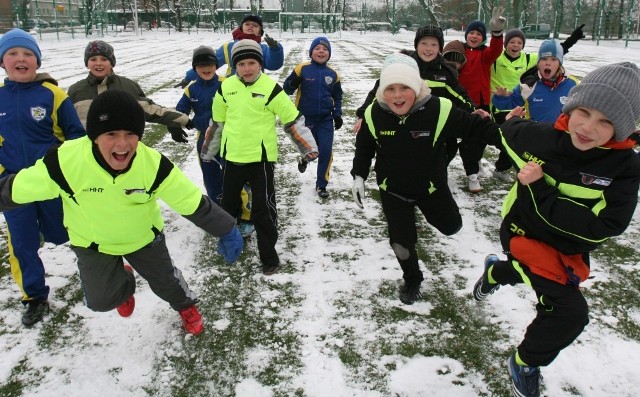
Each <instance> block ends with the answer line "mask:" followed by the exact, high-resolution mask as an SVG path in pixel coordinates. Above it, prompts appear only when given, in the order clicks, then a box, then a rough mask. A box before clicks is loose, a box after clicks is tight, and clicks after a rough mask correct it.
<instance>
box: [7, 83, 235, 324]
mask: <svg viewBox="0 0 640 397" xmlns="http://www.w3.org/2000/svg"><path fill="white" fill-rule="evenodd" d="M144 118H145V115H144V111H143V110H142V107H141V106H140V105H139V103H138V101H137V100H136V98H134V97H133V96H131V95H130V94H128V93H126V92H124V91H119V90H108V91H106V92H104V93H102V94H100V95H99V96H98V97H97V98H96V99H95V100H94V101H93V102H92V104H91V107H90V108H89V112H88V115H87V129H88V131H89V132H88V134H87V137H84V138H79V139H75V140H73V141H66V142H64V143H63V144H62V145H61V146H60V147H59V148H58V149H57V150H55V151H53V152H51V153H49V154H48V155H46V156H45V157H44V158H43V159H42V160H38V161H37V162H36V164H35V165H34V166H32V167H29V168H26V169H24V170H22V171H20V172H18V173H17V174H11V175H9V176H8V177H6V178H3V179H1V180H0V210H2V211H6V210H10V209H12V208H19V207H20V206H22V205H24V204H27V203H31V202H35V201H41V200H48V199H52V198H55V197H58V196H60V197H62V202H63V207H64V223H65V226H66V227H67V229H68V231H69V238H70V240H71V247H72V250H73V251H74V253H75V254H76V256H77V258H78V261H77V263H78V270H79V274H80V281H81V282H82V290H83V292H84V297H85V302H86V305H87V307H89V309H91V310H93V311H98V312H106V311H110V310H113V309H116V310H117V312H118V314H120V316H122V317H128V316H130V315H131V314H132V313H133V310H134V308H135V298H134V296H133V294H134V292H135V288H136V282H135V279H134V275H133V270H135V271H137V272H138V273H139V274H140V275H141V276H142V277H143V278H144V279H145V280H146V281H147V282H148V283H149V285H150V287H151V289H152V290H153V292H154V293H155V294H156V295H157V296H158V297H160V298H161V299H163V300H164V301H166V302H168V303H169V304H170V305H171V307H172V308H173V309H174V310H176V311H178V312H179V314H180V317H181V318H182V322H183V325H184V328H185V330H186V331H187V332H188V333H190V334H194V335H195V334H198V333H200V332H202V330H203V322H202V317H201V315H200V313H199V312H198V309H197V308H196V307H195V304H196V303H197V302H198V300H197V298H196V296H195V294H194V293H193V292H192V291H191V290H190V289H189V288H188V286H187V283H186V281H185V280H184V278H183V277H182V273H181V272H180V270H179V269H177V268H176V267H174V266H173V262H172V260H171V257H170V255H169V252H168V250H167V246H166V243H165V236H164V233H163V228H164V220H163V218H162V214H161V211H160V206H159V205H158V203H157V199H162V200H163V201H164V202H165V203H167V204H168V205H169V206H170V207H171V208H173V209H174V210H175V211H176V212H178V213H179V214H181V215H182V216H184V217H186V218H187V219H189V220H190V221H191V222H193V223H195V224H196V225H197V226H199V227H201V228H202V229H204V230H205V231H207V232H209V233H210V234H212V235H214V236H220V244H221V245H222V246H223V247H224V250H223V251H224V252H223V254H224V258H225V260H226V261H228V262H230V263H231V262H234V261H235V260H236V259H237V258H238V256H239V255H240V253H241V251H242V247H243V242H242V237H241V236H240V233H239V232H238V230H237V228H236V227H235V222H234V219H233V218H232V217H231V216H229V215H228V214H227V213H226V212H225V211H224V210H222V209H221V208H220V207H218V206H217V205H216V204H215V203H213V202H212V201H211V200H210V199H209V198H208V197H207V196H205V195H203V194H202V193H201V191H200V188H199V187H198V186H196V185H194V184H193V183H192V182H191V181H190V180H189V179H188V178H187V177H186V176H185V175H184V174H183V173H182V172H181V171H180V170H179V169H178V168H177V167H176V166H175V165H174V164H173V163H171V161H170V160H168V159H167V158H166V157H164V156H163V155H162V154H160V153H159V152H158V151H156V150H154V149H151V148H149V147H147V146H145V145H144V144H143V143H142V142H140V138H141V137H142V134H143V131H144V127H145V120H144ZM123 258H124V259H126V260H127V262H128V263H129V264H125V263H124V261H123Z"/></svg>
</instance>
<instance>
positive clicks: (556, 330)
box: [491, 224, 589, 367]
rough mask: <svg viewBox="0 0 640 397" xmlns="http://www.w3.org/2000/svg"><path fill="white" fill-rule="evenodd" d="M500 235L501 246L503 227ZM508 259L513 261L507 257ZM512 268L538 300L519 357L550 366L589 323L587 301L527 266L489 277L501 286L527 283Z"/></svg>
mask: <svg viewBox="0 0 640 397" xmlns="http://www.w3.org/2000/svg"><path fill="white" fill-rule="evenodd" d="M500 233H501V238H502V241H503V246H504V243H505V242H507V244H508V241H509V238H510V234H509V232H508V230H506V227H505V225H504V224H503V227H502V228H501V231H500ZM505 251H506V250H505ZM509 259H513V258H512V257H511V256H509ZM514 265H515V266H519V267H520V268H521V269H522V270H523V273H524V275H525V276H526V277H527V278H528V281H529V283H530V286H531V288H533V290H534V291H535V293H536V296H537V298H538V302H537V304H536V311H537V315H536V317H535V318H534V319H533V321H532V322H531V324H529V326H528V327H527V331H526V333H525V335H524V340H523V341H522V342H521V343H520V345H519V346H518V354H519V356H520V359H522V361H524V362H525V363H526V364H527V365H529V366H532V367H540V366H545V365H549V364H550V363H551V362H552V361H553V360H554V359H555V358H556V356H557V355H558V354H559V353H560V351H561V350H562V349H564V348H565V347H567V346H569V345H570V344H571V343H572V342H573V341H574V340H575V339H576V338H577V337H578V335H580V334H581V333H582V331H583V330H584V327H585V326H586V325H587V324H588V323H589V307H588V305H587V301H586V300H585V298H584V296H583V295H582V292H580V289H579V288H576V287H574V286H571V285H563V284H560V283H557V282H555V281H552V280H549V279H547V278H544V277H541V276H538V275H536V274H534V273H532V272H531V271H530V270H529V268H528V267H527V266H526V265H524V264H522V263H518V262H516V264H514V263H513V262H512V261H511V260H508V261H500V262H498V263H496V264H495V265H493V270H492V272H491V275H492V277H493V278H494V280H495V281H497V282H498V284H501V285H506V284H510V285H515V284H520V283H526V282H527V280H524V279H523V276H522V274H521V273H520V272H518V270H517V269H516V268H515V267H514Z"/></svg>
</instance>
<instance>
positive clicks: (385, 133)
mask: <svg viewBox="0 0 640 397" xmlns="http://www.w3.org/2000/svg"><path fill="white" fill-rule="evenodd" d="M395 134H396V132H395V131H393V130H382V131H380V135H383V136H394V135H395Z"/></svg>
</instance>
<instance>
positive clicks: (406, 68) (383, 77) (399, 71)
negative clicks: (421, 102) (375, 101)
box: [377, 53, 423, 97]
mask: <svg viewBox="0 0 640 397" xmlns="http://www.w3.org/2000/svg"><path fill="white" fill-rule="evenodd" d="M391 84H403V85H406V86H407V87H409V88H411V89H412V90H413V91H414V92H415V93H416V96H418V95H419V94H420V89H421V88H422V84H423V81H422V78H421V77H420V70H419V69H418V64H417V63H416V61H415V60H414V59H413V58H411V57H410V56H408V55H404V54H401V53H396V54H391V55H389V56H388V57H386V58H385V60H384V63H383V64H382V72H380V86H379V87H378V92H377V96H378V97H382V93H383V92H384V90H385V89H386V88H387V87H388V86H390V85H391Z"/></svg>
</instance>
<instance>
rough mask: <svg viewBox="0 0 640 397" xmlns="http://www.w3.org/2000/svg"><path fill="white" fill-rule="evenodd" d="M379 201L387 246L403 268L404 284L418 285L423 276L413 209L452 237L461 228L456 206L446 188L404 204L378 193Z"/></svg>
mask: <svg viewBox="0 0 640 397" xmlns="http://www.w3.org/2000/svg"><path fill="white" fill-rule="evenodd" d="M380 200H381V203H382V211H383V212H384V215H385V217H386V219H387V226H388V229H389V244H391V247H392V248H393V250H394V253H395V254H396V258H397V259H398V263H400V267H401V268H402V272H403V276H402V277H403V279H404V282H405V284H406V285H408V286H416V285H420V283H421V282H422V280H424V276H423V274H422V271H421V270H420V266H419V264H418V254H417V252H416V243H417V242H418V233H417V231H416V216H415V207H418V209H419V210H420V212H422V215H424V217H425V219H426V220H427V222H429V224H430V225H432V226H433V227H435V228H436V229H438V230H439V231H440V233H442V234H444V235H446V236H451V235H453V234H455V233H457V232H458V231H459V230H460V228H462V217H461V215H460V210H459V209H458V205H457V204H456V202H455V200H454V199H453V196H452V195H451V191H450V190H449V187H448V186H447V185H446V184H445V185H444V186H440V187H438V188H437V189H436V190H435V191H434V192H433V193H432V194H430V195H429V196H427V197H426V198H424V199H421V200H407V199H404V198H401V197H398V196H395V195H393V194H391V193H388V192H386V191H384V190H380ZM397 245H400V247H398V246H397Z"/></svg>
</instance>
